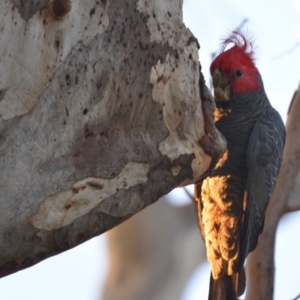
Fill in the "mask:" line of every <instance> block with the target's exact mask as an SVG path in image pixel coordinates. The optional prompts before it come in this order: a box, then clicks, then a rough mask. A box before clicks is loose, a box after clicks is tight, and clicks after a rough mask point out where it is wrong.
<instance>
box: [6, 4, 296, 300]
mask: <svg viewBox="0 0 300 300" xmlns="http://www.w3.org/2000/svg"><path fill="white" fill-rule="evenodd" d="M183 13H184V22H185V24H186V26H187V27H188V28H189V29H190V30H191V31H192V32H193V34H194V35H195V36H196V37H197V39H198V41H199V43H200V45H201V49H200V50H199V55H200V62H201V65H202V72H203V74H204V76H205V79H206V81H207V83H208V84H209V81H210V75H209V66H210V63H211V60H212V56H213V55H214V54H217V53H218V51H219V49H220V40H221V38H222V37H225V36H226V34H228V33H229V32H230V31H231V30H233V29H236V28H238V27H242V29H243V31H244V32H248V33H249V35H250V36H251V37H253V39H254V40H255V45H256V46H257V47H256V63H257V67H258V69H259V70H260V73H261V75H262V78H263V81H264V85H265V89H266V92H267V94H268V97H269V99H270V101H271V103H272V105H273V106H274V107H275V108H276V109H277V110H278V111H279V112H280V114H281V116H282V118H283V120H284V121H286V116H287V110H288V107H289V103H290V101H291V99H292V96H293V94H294V92H295V90H296V89H297V88H298V85H299V83H300V72H299V70H300V0H265V1H261V0H252V1H238V0H226V1H225V0H211V1H205V0H184V4H183ZM192 195H193V187H188V188H187V189H182V188H181V189H175V190H174V191H172V192H171V193H170V194H169V195H167V196H165V197H164V198H163V199H161V200H160V201H158V202H157V203H155V204H154V205H152V206H150V207H148V208H147V209H145V210H144V211H142V212H141V213H139V214H138V215H136V216H134V217H132V218H131V219H130V220H129V221H126V222H125V223H123V224H122V225H120V226H118V227H117V228H115V229H113V230H111V231H110V232H108V233H107V234H105V235H102V236H99V237H96V238H94V239H92V240H90V241H88V242H86V243H84V244H82V245H81V246H78V247H76V248H74V249H72V250H69V251H67V252H65V253H63V254H61V255H58V256H55V257H52V258H49V259H47V260H45V261H43V262H41V263H39V264H37V265H35V266H33V267H31V268H29V269H26V270H23V271H20V272H18V273H16V274H13V275H10V276H7V277H5V278H2V279H1V280H0V297H1V299H5V300H20V299H22V300H24V299H25V300H26V299H30V300H40V299H43V300H50V299H51V300H53V299H57V300H60V299H72V300H82V299H84V300H96V299H97V300H101V299H103V300H119V299H122V300H127V299H128V300H154V299H157V300H169V299H178V300H196V299H197V300H199V299H206V297H207V293H208V282H209V265H208V263H207V262H206V259H205V250H204V245H203V241H202V238H201V236H200V231H199V228H198V225H197V216H196V207H195V205H194V203H193V200H192ZM299 232H300V213H299V212H294V213H288V214H285V215H284V216H283V218H282V219H281V221H280V224H279V227H278V230H277V237H276V255H275V263H276V279H275V280H276V281H275V300H285V299H286V300H292V299H293V298H295V297H296V296H297V295H298V294H299V293H300V257H299V255H298V253H299V249H300V237H299Z"/></svg>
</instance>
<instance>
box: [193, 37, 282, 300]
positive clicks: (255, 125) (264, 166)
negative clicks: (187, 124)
mask: <svg viewBox="0 0 300 300" xmlns="http://www.w3.org/2000/svg"><path fill="white" fill-rule="evenodd" d="M230 45H232V47H231V48H228V47H229V46H230ZM210 73H211V76H212V82H213V88H214V98H215V102H216V109H215V112H214V118H215V126H216V128H217V129H218V130H219V132H220V133H221V134H222V135H223V136H224V137H225V139H226V141H227V149H226V151H225V152H224V154H223V155H222V157H221V158H220V159H219V160H218V161H217V163H216V164H215V166H214V167H213V168H212V170H211V171H210V173H209V174H208V176H207V177H206V178H205V179H204V180H202V181H201V182H200V183H198V184H196V185H195V200H196V202H197V206H198V218H199V223H200V228H201V233H202V235H203V237H204V240H205V246H206V252H207V258H208V261H209V262H210V266H211V277H210V287H209V296H208V299H209V300H236V299H237V297H238V296H240V295H241V294H243V293H244V290H245V285H246V278H245V272H244V262H245V259H246V257H247V255H248V254H249V253H250V252H251V251H253V250H254V249H255V248H256V246H257V242H258V237H259V235H260V233H261V232H262V230H263V226H264V218H265V212H266V209H267V206H268V203H269V200H270V197H271V194H272V191H273V188H274V185H275V183H276V178H277V175H278V172H279V169H280V165H281V161H282V156H283V149H284V143H285V126H284V124H283V121H282V119H281V117H280V115H279V113H278V112H277V111H276V110H275V109H274V108H273V107H272V105H271V103H270V101H269V100H268V97H267V95H266V92H265V89H264V85H263V81H262V77H261V75H260V73H259V71H258V69H257V67H256V66H255V60H254V46H253V41H252V40H251V39H250V38H248V37H247V36H246V35H245V34H244V33H242V32H241V31H233V32H231V33H230V34H229V35H228V36H227V37H226V38H225V39H223V41H222V49H221V52H220V54H219V55H218V56H217V57H216V58H215V59H214V60H213V62H212V63H211V66H210Z"/></svg>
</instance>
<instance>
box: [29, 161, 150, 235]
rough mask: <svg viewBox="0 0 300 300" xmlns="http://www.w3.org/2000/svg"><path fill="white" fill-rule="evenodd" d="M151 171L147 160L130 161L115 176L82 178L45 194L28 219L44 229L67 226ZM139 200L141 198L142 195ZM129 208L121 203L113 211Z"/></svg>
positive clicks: (145, 176) (116, 214) (136, 182)
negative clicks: (140, 161)
mask: <svg viewBox="0 0 300 300" xmlns="http://www.w3.org/2000/svg"><path fill="white" fill-rule="evenodd" d="M148 171H149V165H148V164H144V163H135V162H129V163H128V164H126V165H125V166H124V168H123V169H122V171H121V172H120V173H119V174H118V175H117V176H116V177H114V178H112V179H105V178H95V177H88V178H85V179H82V180H80V181H78V182H76V183H75V184H74V185H73V187H72V189H69V190H66V191H62V192H59V193H57V194H55V195H51V196H49V197H48V198H46V199H45V200H44V201H43V202H42V203H41V205H40V207H39V209H38V211H37V212H35V213H34V214H33V215H32V216H31V218H30V220H29V223H30V225H32V226H34V227H36V228H39V229H45V230H52V229H58V228H61V227H64V226H67V225H69V224H71V223H72V222H73V221H74V220H76V219H77V218H79V217H81V216H83V215H85V214H87V213H89V212H90V211H91V210H93V209H94V208H95V207H97V206H98V205H99V204H100V202H102V201H103V200H105V199H107V198H108V197H110V196H112V195H114V194H115V193H117V192H118V191H119V189H126V190H128V189H129V188H130V187H132V186H135V185H137V184H140V183H145V182H147V173H148ZM137 197H138V195H135V197H133V198H134V199H133V201H134V202H136V198H137ZM137 202H140V198H139V197H138V199H137ZM127 207H129V206H127ZM119 210H120V211H119ZM127 210H128V209H127ZM127 210H126V212H124V211H122V207H121V208H119V209H118V208H117V209H115V210H114V212H113V215H114V216H123V215H127V214H129V213H130V211H127ZM131 213H132V212H131Z"/></svg>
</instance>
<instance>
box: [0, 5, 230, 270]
mask: <svg viewBox="0 0 300 300" xmlns="http://www.w3.org/2000/svg"><path fill="white" fill-rule="evenodd" d="M61 2H65V1H61ZM50 4H51V3H48V1H37V0H33V1H27V2H25V1H17V0H11V1H9V0H4V1H1V2H0V33H1V34H0V57H1V62H0V168H1V173H0V245H1V246H0V247H1V251H0V276H5V275H8V274H10V273H13V272H15V271H17V270H20V269H23V268H25V267H28V266H31V265H33V264H35V263H37V262H39V261H41V260H42V259H45V258H47V257H49V256H51V255H54V254H57V253H60V252H62V251H64V250H67V249H69V248H71V247H74V246H76V245H78V244H80V243H82V242H84V241H86V240H87V239H89V238H91V237H93V236H95V235H98V234H100V233H102V232H105V231H106V230H108V229H110V228H112V227H113V226H115V225H117V224H119V223H121V222H122V221H123V220H125V219H127V218H129V217H130V216H132V215H133V214H135V213H137V212H138V211H140V210H141V209H143V208H144V207H146V206H148V205H149V204H151V203H153V202H155V201H156V200H157V199H158V198H159V197H161V196H162V195H164V194H166V193H167V192H168V191H170V190H171V189H173V188H174V187H176V186H178V185H184V184H187V183H191V182H194V181H195V180H196V179H197V178H199V177H200V176H201V175H202V174H203V173H204V172H205V171H206V170H207V169H208V168H209V166H210V163H211V156H210V155H208V154H206V153H209V154H211V153H219V152H220V149H221V150H223V149H224V143H223V140H222V139H221V137H220V136H219V135H218V133H216V132H215V129H214V127H213V126H211V122H210V121H209V120H210V119H209V118H206V116H205V112H204V114H203V111H205V110H206V108H205V107H206V106H205V105H201V96H200V94H201V95H203V87H202V90H200V88H199V76H200V73H199V62H198V45H197V41H196V40H195V39H194V37H193V35H192V33H191V32H190V31H189V30H188V29H187V28H186V27H185V26H184V24H183V22H182V10H181V8H182V1H181V0H164V1H161V0H153V1H143V0H139V1H137V0H128V1H124V0H114V1H111V2H109V1H105V0H104V1H96V0H87V1H77V0H74V1H72V2H71V7H70V9H69V11H68V12H66V13H65V15H64V17H62V15H60V16H57V15H55V14H53V7H52V6H51V5H50ZM59 17H60V18H59ZM208 106H211V105H208ZM207 111H209V109H208V110H207ZM209 113H211V111H210V112H209ZM208 124H210V126H208ZM208 127H209V128H208ZM199 141H202V142H200V143H199ZM203 141H204V142H203ZM217 148H218V149H217Z"/></svg>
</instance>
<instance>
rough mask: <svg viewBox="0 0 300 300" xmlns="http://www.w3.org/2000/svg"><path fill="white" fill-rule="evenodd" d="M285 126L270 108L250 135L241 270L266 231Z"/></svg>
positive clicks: (280, 157)
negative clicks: (259, 238)
mask: <svg viewBox="0 0 300 300" xmlns="http://www.w3.org/2000/svg"><path fill="white" fill-rule="evenodd" d="M284 142H285V127H284V124H283V122H282V120H281V117H280V115H279V114H278V112H277V111H276V110H275V109H273V107H271V106H269V107H267V109H266V110H265V112H264V113H262V114H261V116H260V117H259V119H258V120H257V122H256V124H255V125H254V128H253V130H252V133H251V137H250V140H249V144H248V149H247V155H246V166H247V169H248V172H247V178H246V182H245V200H246V209H245V213H244V220H243V228H242V233H241V235H242V236H241V244H240V245H241V252H240V260H239V261H240V265H239V267H240V269H242V268H243V265H244V261H245V259H246V257H247V255H248V253H249V252H251V251H253V250H254V249H255V248H256V245H257V241H258V236H259V234H260V233H261V232H262V230H263V226H264V217H265V212H266V209H267V206H268V203H269V200H270V197H271V194H272V192H273V188H274V186H275V182H276V178H277V175H278V172H279V169H280V165H281V161H282V155H283V148H284Z"/></svg>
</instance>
